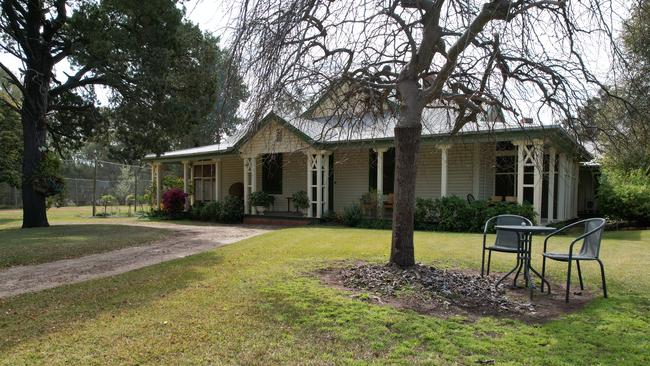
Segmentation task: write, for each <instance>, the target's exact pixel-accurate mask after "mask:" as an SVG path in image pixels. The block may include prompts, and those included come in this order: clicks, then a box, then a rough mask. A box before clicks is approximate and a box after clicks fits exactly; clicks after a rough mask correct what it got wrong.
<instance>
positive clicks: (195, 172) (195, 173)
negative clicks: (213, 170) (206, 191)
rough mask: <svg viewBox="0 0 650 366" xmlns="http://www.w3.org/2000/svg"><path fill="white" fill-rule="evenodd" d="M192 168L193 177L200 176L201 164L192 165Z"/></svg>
mask: <svg viewBox="0 0 650 366" xmlns="http://www.w3.org/2000/svg"><path fill="white" fill-rule="evenodd" d="M193 168H194V177H195V178H196V177H200V176H201V172H202V170H201V169H202V166H201V165H195V166H193Z"/></svg>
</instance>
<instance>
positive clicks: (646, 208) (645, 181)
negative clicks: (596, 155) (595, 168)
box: [598, 169, 650, 226]
mask: <svg viewBox="0 0 650 366" xmlns="http://www.w3.org/2000/svg"><path fill="white" fill-rule="evenodd" d="M598 204H599V209H600V212H601V213H602V214H603V215H605V216H607V217H610V218H613V219H619V220H626V221H632V222H635V223H636V224H638V225H642V226H647V225H650V175H648V172H646V171H645V170H643V169H636V170H632V171H628V172H621V171H615V170H611V169H604V170H603V173H602V175H601V177H600V187H599V190H598Z"/></svg>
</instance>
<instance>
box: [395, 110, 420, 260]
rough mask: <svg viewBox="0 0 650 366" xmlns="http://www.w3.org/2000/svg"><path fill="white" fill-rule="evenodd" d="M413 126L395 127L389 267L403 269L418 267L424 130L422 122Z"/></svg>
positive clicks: (412, 124)
mask: <svg viewBox="0 0 650 366" xmlns="http://www.w3.org/2000/svg"><path fill="white" fill-rule="evenodd" d="M404 118H409V117H404ZM413 118H416V117H411V119H413ZM410 122H411V123H409V124H408V125H407V126H399V125H398V126H397V127H395V202H394V209H393V237H392V244H391V251H390V263H392V264H396V265H398V266H400V267H402V268H405V267H411V266H413V265H415V253H414V250H413V224H414V222H413V219H414V214H415V177H416V174H417V159H418V153H419V149H420V132H421V130H422V127H421V124H420V120H419V119H418V120H417V121H410ZM413 122H417V123H413Z"/></svg>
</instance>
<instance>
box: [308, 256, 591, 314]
mask: <svg viewBox="0 0 650 366" xmlns="http://www.w3.org/2000/svg"><path fill="white" fill-rule="evenodd" d="M318 274H319V276H320V277H321V279H322V281H323V282H325V283H326V284H328V285H330V286H333V287H336V288H339V289H344V290H347V291H351V292H353V294H352V295H351V297H353V298H358V299H361V300H363V301H367V302H372V303H377V304H381V305H389V306H394V307H398V308H404V309H410V310H414V311H417V312H419V313H422V314H427V315H436V316H441V317H444V318H447V317H450V316H454V315H463V316H468V317H470V318H476V317H480V316H500V317H511V318H518V319H522V320H526V321H542V320H548V319H552V318H556V317H558V316H560V315H562V314H565V313H568V312H572V311H575V310H578V309H581V308H582V307H584V305H585V304H586V303H587V302H588V301H589V300H591V298H592V295H591V294H590V293H589V292H587V291H580V292H575V293H574V294H573V298H572V299H571V302H570V303H569V304H566V303H565V302H564V289H563V288H562V287H560V286H556V287H554V288H553V291H552V294H551V295H549V294H548V293H544V294H542V293H540V292H539V291H538V290H537V291H536V292H535V296H534V299H533V301H530V298H529V297H528V294H529V292H528V290H527V289H525V288H520V287H513V286H512V279H511V278H508V279H506V280H505V281H504V282H503V283H502V284H501V285H500V286H499V287H496V283H497V281H498V279H499V278H500V277H501V275H502V274H498V275H494V274H493V275H491V276H484V277H481V276H480V273H478V272H475V271H469V270H451V269H439V268H436V267H432V266H427V265H422V264H416V265H415V266H414V267H412V268H408V269H401V268H399V267H397V266H394V265H387V264H370V263H363V262H359V263H355V264H353V265H350V264H349V263H348V264H346V265H344V266H335V267H330V268H326V269H323V270H321V271H319V273H318ZM521 277H522V276H520V278H521ZM520 283H523V280H521V281H520Z"/></svg>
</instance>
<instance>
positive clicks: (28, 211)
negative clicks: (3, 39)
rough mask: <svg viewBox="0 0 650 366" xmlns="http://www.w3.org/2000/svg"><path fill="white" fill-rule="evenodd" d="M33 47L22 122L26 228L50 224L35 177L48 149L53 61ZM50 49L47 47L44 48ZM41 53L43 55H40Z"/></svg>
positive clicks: (24, 226) (26, 73) (43, 196)
mask: <svg viewBox="0 0 650 366" xmlns="http://www.w3.org/2000/svg"><path fill="white" fill-rule="evenodd" d="M37 52H38V50H37V49H36V50H34V54H33V55H32V57H28V60H27V64H28V67H27V71H26V72H25V80H24V85H25V95H24V96H23V105H22V110H21V120H22V124H23V144H24V153H23V166H22V173H23V177H22V195H23V228H32V227H47V226H49V223H48V221H47V211H46V209H47V207H46V202H45V199H46V197H45V195H44V194H43V193H41V192H38V191H36V190H35V189H34V185H33V177H34V174H35V173H36V171H37V169H38V166H39V164H40V162H41V160H42V159H43V155H44V151H45V149H46V136H47V128H46V113H47V106H48V92H49V87H50V78H51V74H52V66H53V65H52V63H51V62H50V61H49V59H50V57H48V56H49V54H48V55H47V56H44V55H38V53H37ZM45 52H47V51H45ZM39 56H40V57H39Z"/></svg>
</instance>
